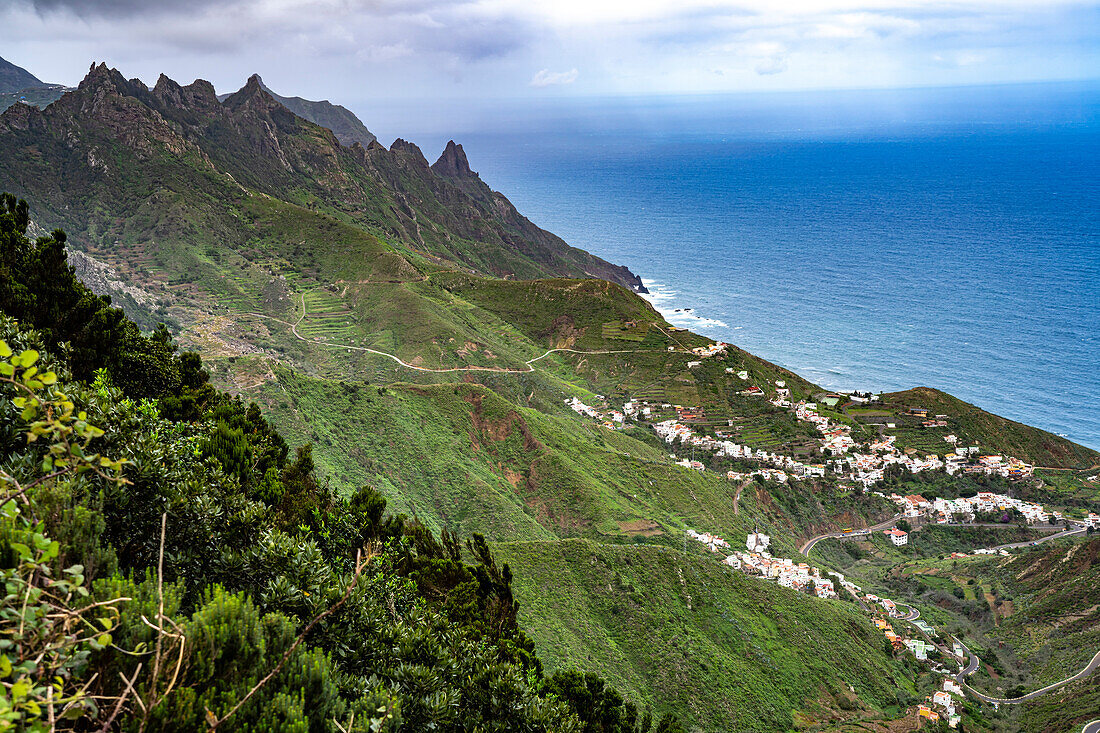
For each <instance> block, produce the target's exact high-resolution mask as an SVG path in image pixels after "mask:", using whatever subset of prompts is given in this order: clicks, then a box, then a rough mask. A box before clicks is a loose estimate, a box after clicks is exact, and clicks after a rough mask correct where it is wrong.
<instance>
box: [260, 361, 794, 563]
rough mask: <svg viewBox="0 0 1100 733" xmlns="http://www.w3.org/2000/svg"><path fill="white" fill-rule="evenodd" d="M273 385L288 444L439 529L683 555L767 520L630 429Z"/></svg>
mask: <svg viewBox="0 0 1100 733" xmlns="http://www.w3.org/2000/svg"><path fill="white" fill-rule="evenodd" d="M277 377H278V382H277V383H272V384H270V385H266V386H265V387H264V390H263V393H262V394H261V399H262V401H263V402H264V404H265V406H266V407H267V412H268V414H270V415H271V419H272V420H273V421H274V422H275V423H276V424H277V425H279V427H280V429H281V430H282V431H283V432H284V434H285V435H287V437H288V439H289V440H291V442H292V443H302V442H307V441H312V442H313V443H314V445H315V446H316V447H317V450H316V456H317V461H318V464H319V466H320V467H321V469H322V471H323V473H325V474H327V475H329V476H332V479H333V481H334V482H335V484H336V486H337V487H338V488H340V489H341V490H343V491H346V490H350V489H351V488H354V487H356V486H358V485H361V484H365V483H369V484H371V485H373V486H374V487H375V488H377V489H378V490H380V491H381V492H382V493H383V494H385V495H386V496H387V497H388V498H389V499H390V500H391V502H392V504H393V506H395V507H396V508H398V509H400V510H401V511H404V512H408V513H415V514H416V515H417V516H418V517H420V518H421V519H422V520H424V521H425V522H427V523H428V524H429V526H431V527H433V528H434V527H438V528H443V527H449V528H451V529H458V530H461V531H462V532H464V533H469V532H481V533H484V534H485V535H486V536H487V537H490V538H492V539H495V540H499V541H503V540H516V539H524V540H548V539H553V538H555V537H571V536H587V537H592V538H598V539H601V540H603V541H611V542H626V541H634V540H635V539H639V540H646V541H660V539H661V538H662V537H664V538H671V539H668V540H667V541H669V542H671V543H672V544H675V545H677V546H678V545H679V543H680V537H681V534H682V532H683V530H684V529H685V528H689V527H690V528H698V529H700V530H707V531H711V532H721V533H726V534H730V535H731V536H732V535H735V534H736V535H738V536H743V535H744V534H746V533H747V532H749V531H751V528H752V522H753V521H760V520H762V519H763V517H762V516H761V515H759V514H758V512H757V511H756V507H755V505H754V502H753V500H752V498H751V497H745V500H744V502H743V503H742V506H741V507H740V508H739V512H738V513H736V514H735V513H734V506H733V497H734V495H735V493H736V489H737V487H736V485H735V484H733V483H732V482H730V481H728V480H726V479H725V478H721V477H719V476H717V475H715V474H710V473H707V474H704V473H699V472H697V471H690V470H687V469H684V468H681V467H679V466H674V465H672V462H671V461H670V460H669V459H668V454H667V453H665V452H664V451H663V450H661V449H659V448H656V447H654V446H653V445H652V444H651V443H649V442H647V441H645V440H639V439H638V438H635V437H632V435H630V434H629V433H630V432H631V431H627V432H617V431H611V430H607V429H606V428H603V427H601V426H599V425H596V424H595V423H593V422H592V421H589V420H582V419H580V418H578V417H577V416H575V415H573V414H572V413H570V412H567V411H564V410H558V411H555V412H554V413H551V414H547V413H545V412H542V411H539V410H536V409H532V408H529V407H522V406H518V405H516V404H514V403H512V402H509V401H508V400H505V399H504V398H502V397H501V396H500V395H499V394H497V393H496V392H495V391H493V390H491V389H489V388H487V387H485V386H483V385H480V384H471V383H463V384H453V383H452V384H439V385H410V384H390V385H388V386H386V387H372V386H366V385H356V384H352V383H334V382H331V381H327V380H319V379H311V378H307V377H304V376H302V375H300V374H298V373H296V372H292V371H289V370H278V372H277ZM643 435H644V434H643ZM640 437H641V436H640ZM791 544H792V546H793V543H791Z"/></svg>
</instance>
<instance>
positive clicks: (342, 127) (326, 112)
mask: <svg viewBox="0 0 1100 733" xmlns="http://www.w3.org/2000/svg"><path fill="white" fill-rule="evenodd" d="M256 80H257V81H258V82H259V84H260V87H261V88H262V89H263V90H264V91H265V92H267V93H268V94H270V95H271V97H272V99H274V100H275V101H276V102H278V103H279V104H281V105H283V106H284V107H286V108H287V109H289V110H290V111H291V112H293V113H294V114H296V115H298V116H299V117H301V118H302V119H305V120H309V121H310V122H313V123H315V124H318V125H320V126H321V127H327V128H328V129H330V130H332V133H333V134H334V135H336V139H337V140H339V141H340V144H341V145H347V146H348V147H350V146H352V145H354V144H355V143H359V144H360V145H363V146H367V145H370V144H371V143H372V142H374V141H375V140H377V139H378V138H377V137H375V135H374V133H373V132H371V131H370V130H368V129H367V126H366V125H364V124H363V122H362V121H361V120H360V119H359V118H358V117H356V116H355V114H354V113H352V111H351V110H349V109H348V108H347V107H342V106H340V105H339V104H333V103H332V102H329V101H328V100H322V101H320V102H312V101H310V100H308V99H302V98H301V97H282V96H279V95H278V94H276V93H275V92H273V91H271V89H269V88H268V87H267V86H266V85H265V84H264V82H263V80H262V79H260V76H259V74H257V75H256Z"/></svg>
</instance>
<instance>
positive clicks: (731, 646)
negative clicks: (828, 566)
mask: <svg viewBox="0 0 1100 733" xmlns="http://www.w3.org/2000/svg"><path fill="white" fill-rule="evenodd" d="M494 549H495V552H496V553H497V555H498V556H499V557H500V558H501V559H502V560H505V561H507V562H508V563H509V564H510V566H511V567H512V568H513V570H514V571H515V573H516V581H515V585H514V587H515V592H516V597H517V598H518V599H519V600H520V604H521V605H520V618H521V620H522V622H523V623H524V624H525V627H526V628H530V629H532V635H533V637H534V639H535V641H536V643H537V645H538V649H539V653H540V654H541V655H542V657H543V659H544V660H546V662H547V663H548V664H550V665H552V666H554V667H558V666H562V667H565V666H569V665H575V664H577V663H583V664H584V665H585V666H586V667H588V668H593V669H597V670H599V671H600V673H601V674H603V675H606V676H607V677H608V678H609V679H611V680H614V681H615V683H616V684H617V685H618V686H619V688H620V689H623V690H631V691H633V692H634V693H635V694H637V695H638V696H639V697H640V699H641V700H642V701H643V702H644V703H645V704H652V703H653V701H654V700H661V699H666V700H682V701H684V703H685V705H684V708H682V710H685V712H683V713H681V714H684V715H686V717H687V719H688V722H689V723H690V724H691V725H692V726H694V727H696V728H697V729H699V730H705V731H750V730H751V731H775V730H789V729H791V728H792V727H794V716H793V712H794V711H796V710H802V709H805V708H806V707H808V701H813V702H814V703H818V704H821V705H823V706H824V707H825V708H827V709H832V710H834V711H835V710H838V709H840V707H841V704H842V703H841V701H842V700H845V701H847V700H848V699H849V698H850V697H851V692H850V690H849V688H848V686H849V685H851V687H852V688H854V689H855V692H856V694H858V695H859V696H860V698H862V699H863V700H865V701H867V702H869V703H870V704H872V705H874V706H877V707H879V708H885V707H889V706H893V705H896V702H897V699H898V691H899V690H901V691H903V692H902V695H901V697H902V699H904V698H905V695H906V691H910V690H912V687H911V684H912V683H911V682H909V680H908V679H907V678H906V674H907V673H906V672H905V670H903V669H902V668H900V667H899V666H897V665H896V664H895V663H894V662H893V661H892V660H891V659H890V657H888V656H886V655H885V654H883V651H882V642H881V640H880V638H879V636H878V634H877V633H876V632H875V629H874V627H873V626H872V625H871V624H870V622H869V621H868V619H867V618H866V617H865V616H863V615H862V614H860V613H859V612H858V610H857V607H856V606H855V604H852V603H845V602H842V601H828V602H826V601H820V600H817V599H813V598H809V597H807V596H805V595H802V594H799V593H796V592H793V591H788V590H787V589H784V588H779V587H778V586H776V585H774V584H769V583H766V582H764V581H760V580H756V579H752V578H748V577H746V576H744V575H741V574H739V573H734V572H732V571H730V570H729V569H728V568H725V567H723V566H721V565H719V564H718V563H717V559H716V558H715V557H713V556H710V557H706V556H698V555H695V554H689V555H685V554H683V553H679V552H674V551H671V550H668V549H664V548H655V547H643V546H608V545H604V544H598V543H594V542H590V541H586V540H568V541H564V542H554V543H546V542H527V543H503V544H499V545H496V546H495V548H494ZM704 690H705V694H701V691H704ZM844 704H847V702H845V703H844ZM895 712H897V711H895ZM848 714H849V715H851V714H852V713H848Z"/></svg>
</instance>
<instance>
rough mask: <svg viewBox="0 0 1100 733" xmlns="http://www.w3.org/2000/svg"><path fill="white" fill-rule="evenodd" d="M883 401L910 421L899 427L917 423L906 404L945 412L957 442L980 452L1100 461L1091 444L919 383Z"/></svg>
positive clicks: (1076, 462) (1062, 461)
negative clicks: (1011, 417)
mask: <svg viewBox="0 0 1100 733" xmlns="http://www.w3.org/2000/svg"><path fill="white" fill-rule="evenodd" d="M882 404H883V406H884V407H885V408H887V409H892V410H894V411H895V413H896V416H897V418H898V420H899V421H905V422H908V423H910V425H906V424H904V423H899V427H900V428H901V429H902V430H905V428H906V427H911V426H912V425H918V424H919V420H917V419H915V418H912V417H907V416H906V415H905V413H906V412H907V411H908V410H909V408H925V409H927V410H929V412H930V414H931V415H936V414H942V415H945V416H947V417H948V419H949V421H950V422H949V425H948V430H950V431H951V432H953V433H954V434H956V435H957V436H958V437H959V439H960V443H959V444H960V445H964V444H969V443H970V441H975V442H977V443H978V444H980V445H981V447H982V450H983V452H991V453H1004V454H1006V455H1010V456H1016V457H1017V458H1020V459H1021V460H1024V461H1027V462H1029V463H1034V464H1035V465H1037V466H1054V467H1058V468H1078V467H1082V468H1087V467H1091V466H1094V465H1096V464H1098V463H1100V454H1098V453H1097V452H1096V451H1094V450H1092V449H1090V448H1086V447H1084V446H1082V445H1078V444H1076V443H1074V442H1072V441H1070V440H1066V439H1065V438H1062V437H1060V436H1057V435H1054V434H1053V433H1048V432H1046V431H1045V430H1040V429H1038V428H1033V427H1031V426H1030V425H1024V424H1022V423H1018V422H1016V421H1014V420H1009V419H1007V418H1003V417H1000V416H998V415H994V414H992V413H989V412H986V411H985V410H983V409H981V408H980V407H975V406H974V405H971V404H969V403H967V402H963V401H962V400H960V399H958V398H957V397H952V396H951V395H949V394H947V393H945V392H941V391H940V390H938V389H929V388H927V387H918V388H915V389H910V390H906V391H905V392H894V393H892V394H886V395H883V399H882ZM918 429H919V427H918ZM940 432H946V431H940Z"/></svg>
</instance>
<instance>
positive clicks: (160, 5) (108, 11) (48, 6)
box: [31, 0, 236, 18]
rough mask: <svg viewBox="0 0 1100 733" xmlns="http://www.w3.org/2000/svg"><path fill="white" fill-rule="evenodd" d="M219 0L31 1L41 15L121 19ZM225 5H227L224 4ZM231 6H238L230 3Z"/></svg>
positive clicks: (208, 3)
mask: <svg viewBox="0 0 1100 733" xmlns="http://www.w3.org/2000/svg"><path fill="white" fill-rule="evenodd" d="M217 1H218V0H160V1H157V0H153V1H150V0H31V5H32V6H33V7H34V9H35V10H37V11H38V12H39V13H51V12H64V11H69V12H71V13H73V14H75V15H78V16H80V17H82V18H90V17H107V18H121V17H133V16H134V15H139V14H140V15H159V14H171V13H176V12H180V13H182V12H186V11H188V10H191V11H193V10H195V9H197V8H199V7H202V6H207V5H213V4H214V3H215V2H217ZM222 4H225V3H222ZM229 4H236V3H235V2H230V3H229Z"/></svg>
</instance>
